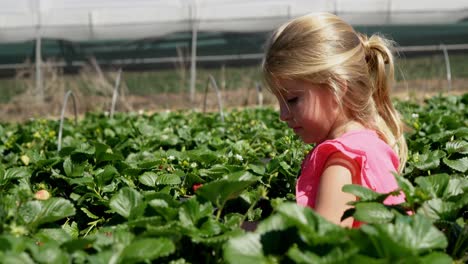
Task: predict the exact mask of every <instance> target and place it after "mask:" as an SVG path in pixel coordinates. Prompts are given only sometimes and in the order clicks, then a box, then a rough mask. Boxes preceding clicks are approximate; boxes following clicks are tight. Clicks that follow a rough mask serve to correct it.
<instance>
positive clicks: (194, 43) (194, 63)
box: [190, 4, 198, 103]
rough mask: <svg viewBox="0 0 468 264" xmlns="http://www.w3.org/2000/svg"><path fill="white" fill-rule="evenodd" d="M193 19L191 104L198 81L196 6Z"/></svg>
mask: <svg viewBox="0 0 468 264" xmlns="http://www.w3.org/2000/svg"><path fill="white" fill-rule="evenodd" d="M190 11H191V12H190V13H191V19H192V53H191V60H190V102H191V103H193V102H194V100H195V83H196V80H197V37H198V36H197V35H198V28H197V27H198V23H197V20H196V19H197V18H196V5H195V4H194V5H192V6H191V9H190Z"/></svg>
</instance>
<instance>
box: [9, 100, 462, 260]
mask: <svg viewBox="0 0 468 264" xmlns="http://www.w3.org/2000/svg"><path fill="white" fill-rule="evenodd" d="M396 104H397V108H398V109H399V111H400V112H401V113H402V115H403V117H404V120H405V122H406V124H407V126H408V129H407V133H406V138H407V141H408V147H409V157H408V163H407V166H406V168H405V170H404V172H403V173H402V175H398V176H396V177H397V180H398V182H399V185H400V188H401V190H402V191H403V192H404V193H405V195H406V197H407V202H406V203H404V204H400V205H394V206H386V205H383V203H382V202H383V201H384V200H385V198H386V197H387V196H388V195H391V193H390V194H378V193H374V192H372V191H370V190H367V189H363V188H360V187H359V186H352V185H349V186H346V187H345V190H346V191H348V192H351V193H353V194H355V195H356V196H358V197H360V200H359V201H358V202H355V203H354V205H355V208H354V209H352V210H350V211H348V212H347V213H346V214H345V217H346V216H353V217H354V218H355V219H357V220H359V221H362V222H366V223H368V224H367V225H364V226H362V227H361V228H360V229H345V228H341V227H339V226H336V225H333V224H331V223H329V222H327V221H326V220H324V219H323V218H321V217H320V216H318V215H317V214H315V213H314V212H313V211H312V210H310V209H308V208H303V207H299V206H297V205H296V204H295V198H294V188H295V181H296V177H297V175H298V172H299V168H300V163H301V161H302V159H303V157H304V155H305V154H306V153H307V152H308V151H309V150H310V149H311V146H308V145H303V144H302V143H301V142H300V141H299V140H298V138H296V136H295V135H294V134H293V132H292V131H290V130H289V129H287V127H286V125H285V124H283V123H281V122H280V121H279V118H278V114H277V112H276V111H275V110H274V109H272V108H246V109H242V110H230V111H229V112H227V113H225V116H224V121H222V119H221V118H220V116H219V114H217V113H206V114H204V113H200V112H194V111H167V112H161V113H155V114H145V113H140V114H139V113H125V114H124V113H117V114H116V115H115V116H114V117H113V118H110V117H109V116H108V115H106V114H105V113H97V112H95V113H88V114H86V115H85V116H84V118H82V119H80V120H79V121H78V122H77V123H76V124H75V123H74V120H73V119H69V120H66V121H65V123H64V127H63V137H62V140H60V141H59V140H58V136H59V134H61V133H60V132H59V122H58V121H56V120H47V119H41V118H39V119H34V120H30V121H28V122H25V123H1V124H0V159H1V161H0V260H1V261H3V262H4V263H174V264H175V263H466V262H467V261H468V253H467V252H468V222H467V221H468V211H467V210H468V192H467V191H468V176H467V171H468V110H467V106H466V105H467V104H468V94H467V93H465V94H463V95H458V96H453V95H452V96H434V97H432V98H430V99H427V100H426V101H425V102H424V103H423V104H416V103H411V102H406V101H397V102H396ZM408 211H412V212H413V213H412V214H411V215H407V212H408ZM253 223H258V227H257V228H256V230H254V231H246V230H245V229H250V228H249V227H251V226H252V225H253ZM1 261H0V262H1Z"/></svg>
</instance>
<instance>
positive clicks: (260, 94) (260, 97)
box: [255, 82, 263, 106]
mask: <svg viewBox="0 0 468 264" xmlns="http://www.w3.org/2000/svg"><path fill="white" fill-rule="evenodd" d="M255 89H256V90H257V104H258V105H259V106H263V92H262V84H260V82H256V84H255Z"/></svg>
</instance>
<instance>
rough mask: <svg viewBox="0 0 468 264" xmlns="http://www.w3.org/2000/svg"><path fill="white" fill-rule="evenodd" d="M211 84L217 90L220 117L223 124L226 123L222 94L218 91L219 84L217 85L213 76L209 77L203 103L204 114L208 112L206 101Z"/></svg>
mask: <svg viewBox="0 0 468 264" xmlns="http://www.w3.org/2000/svg"><path fill="white" fill-rule="evenodd" d="M210 84H211V85H212V86H213V88H215V92H216V97H217V98H218V108H219V115H220V116H221V122H224V113H223V102H222V100H221V93H220V91H219V89H218V84H217V83H216V80H215V78H214V77H213V75H211V74H210V75H209V76H208V84H207V85H206V88H205V100H204V103H203V113H205V112H206V100H207V94H208V87H209V86H210Z"/></svg>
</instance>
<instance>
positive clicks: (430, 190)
mask: <svg viewBox="0 0 468 264" xmlns="http://www.w3.org/2000/svg"><path fill="white" fill-rule="evenodd" d="M449 180H450V176H449V175H448V174H446V173H444V174H436V175H431V176H425V177H417V178H416V179H415V182H416V183H417V184H418V185H419V187H421V189H422V190H423V191H425V192H426V193H427V194H428V195H430V196H431V197H433V198H437V197H442V196H443V194H444V192H445V189H446V188H447V185H448V183H449Z"/></svg>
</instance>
